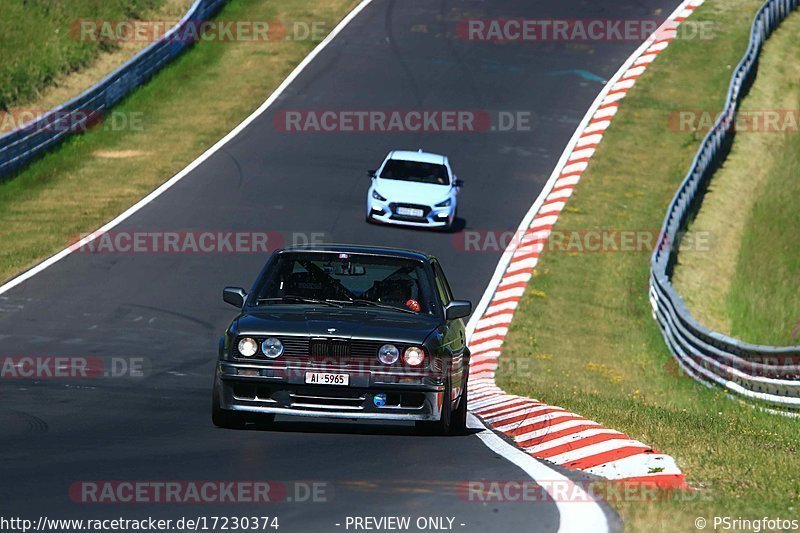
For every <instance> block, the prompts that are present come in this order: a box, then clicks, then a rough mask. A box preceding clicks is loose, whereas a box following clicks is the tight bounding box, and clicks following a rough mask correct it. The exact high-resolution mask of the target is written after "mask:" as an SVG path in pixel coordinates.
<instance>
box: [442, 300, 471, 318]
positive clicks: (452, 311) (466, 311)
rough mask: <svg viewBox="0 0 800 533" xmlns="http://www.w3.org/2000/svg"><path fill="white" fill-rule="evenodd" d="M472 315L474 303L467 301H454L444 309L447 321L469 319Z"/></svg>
mask: <svg viewBox="0 0 800 533" xmlns="http://www.w3.org/2000/svg"><path fill="white" fill-rule="evenodd" d="M471 314H472V302H470V301H467V300H453V301H452V302H450V303H449V304H447V306H445V308H444V316H445V318H446V319H447V320H455V319H457V318H464V317H468V316H469V315H471Z"/></svg>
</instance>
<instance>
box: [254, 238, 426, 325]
mask: <svg viewBox="0 0 800 533" xmlns="http://www.w3.org/2000/svg"><path fill="white" fill-rule="evenodd" d="M432 295H433V291H432V284H431V280H430V277H429V275H428V271H427V270H426V269H425V266H424V263H423V262H421V261H418V260H414V259H408V258H403V257H389V256H373V255H366V254H357V253H344V252H342V253H339V252H284V253H282V254H280V255H279V256H278V258H277V259H276V261H275V262H274V263H273V264H272V265H271V266H270V268H268V269H267V271H266V272H265V274H264V276H263V277H262V278H261V279H260V280H259V283H258V286H257V288H256V291H255V296H254V300H253V301H252V304H254V305H257V306H266V305H273V304H305V305H309V304H314V303H318V304H327V305H335V306H355V307H358V306H364V307H380V308H388V309H394V310H398V311H404V312H408V313H420V314H432V313H433V302H432Z"/></svg>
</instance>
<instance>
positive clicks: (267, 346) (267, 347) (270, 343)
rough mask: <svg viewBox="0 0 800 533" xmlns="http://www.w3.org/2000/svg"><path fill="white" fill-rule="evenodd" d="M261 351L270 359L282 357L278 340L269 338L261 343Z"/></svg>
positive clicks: (280, 343) (281, 345)
mask: <svg viewBox="0 0 800 533" xmlns="http://www.w3.org/2000/svg"><path fill="white" fill-rule="evenodd" d="M261 351H262V352H263V353H264V355H266V356H267V357H269V358H270V359H275V358H276V357H280V356H281V355H283V343H282V342H281V340H280V339H276V338H275V337H270V338H268V339H266V340H265V341H264V342H262V343H261Z"/></svg>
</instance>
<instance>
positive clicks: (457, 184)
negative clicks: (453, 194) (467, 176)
mask: <svg viewBox="0 0 800 533" xmlns="http://www.w3.org/2000/svg"><path fill="white" fill-rule="evenodd" d="M463 186H464V180H462V179H458V178H456V179H454V180H453V187H463Z"/></svg>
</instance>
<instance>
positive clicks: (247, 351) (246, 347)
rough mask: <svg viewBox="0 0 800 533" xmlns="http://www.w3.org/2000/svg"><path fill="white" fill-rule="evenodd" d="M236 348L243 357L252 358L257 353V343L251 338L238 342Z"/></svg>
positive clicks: (244, 338)
mask: <svg viewBox="0 0 800 533" xmlns="http://www.w3.org/2000/svg"><path fill="white" fill-rule="evenodd" d="M237 348H238V349H239V353H240V354H242V355H243V356H244V357H253V356H254V355H255V354H256V352H258V343H257V342H256V340H255V339H254V338H252V337H243V338H242V339H240V340H239V345H238V346H237Z"/></svg>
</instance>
